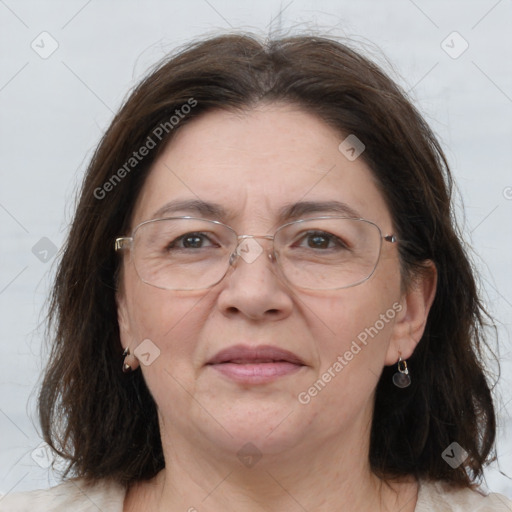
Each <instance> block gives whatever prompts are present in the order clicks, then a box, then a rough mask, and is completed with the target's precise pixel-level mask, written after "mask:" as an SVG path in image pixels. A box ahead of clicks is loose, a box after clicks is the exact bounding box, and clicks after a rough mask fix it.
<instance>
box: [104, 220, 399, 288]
mask: <svg viewBox="0 0 512 512" xmlns="http://www.w3.org/2000/svg"><path fill="white" fill-rule="evenodd" d="M181 219H191V220H199V221H203V222H210V223H212V224H217V225H219V226H223V227H226V228H228V229H229V230H230V231H232V232H233V233H234V234H235V236H236V238H237V244H236V246H235V248H234V250H233V252H232V253H231V255H230V257H229V262H228V266H227V268H226V272H224V274H223V275H222V277H221V278H220V279H219V280H218V281H216V282H215V283H213V284H211V285H210V286H207V287H205V288H194V289H187V290H186V291H198V290H208V289H209V288H213V287H214V286H215V285H217V284H219V283H220V282H221V281H222V280H223V279H224V278H225V277H226V275H227V273H228V271H229V269H230V268H231V267H232V266H233V264H234V262H235V261H236V260H237V259H238V258H239V257H240V254H239V253H238V248H239V247H240V244H241V242H242V241H243V240H247V239H250V238H264V239H266V240H272V252H269V253H268V257H269V259H270V260H271V261H275V262H276V264H277V266H278V268H279V269H280V271H281V272H280V273H281V274H282V277H283V278H284V279H285V280H286V281H287V282H288V283H289V284H290V285H291V286H293V287H296V288H301V289H305V290H324V289H323V288H307V287H302V286H297V285H295V284H293V283H291V282H290V280H289V279H288V278H287V277H286V275H285V274H284V271H283V269H282V268H281V264H280V263H279V258H278V257H277V255H276V252H275V246H274V238H275V236H276V234H277V233H278V232H279V231H280V230H281V229H283V228H285V227H287V226H290V225H291V224H298V223H300V222H308V221H312V220H325V219H347V220H356V221H362V222H366V223H368V224H371V225H373V226H375V227H376V228H377V231H378V232H379V235H380V236H379V240H380V246H379V255H378V257H377V261H376V262H375V266H374V267H373V270H372V271H371V273H370V274H369V275H368V276H367V277H366V278H365V279H363V280H361V281H358V282H356V283H354V284H350V285H348V286H341V287H339V288H326V289H325V291H327V290H345V289H346V288H352V287H354V286H358V285H360V284H362V283H364V282H366V281H368V279H370V277H372V275H373V274H374V273H375V270H376V269H377V265H378V264H379V261H380V256H381V253H382V240H384V241H385V242H389V243H391V244H395V243H397V242H398V239H397V237H396V235H395V234H389V235H384V234H382V230H381V229H380V227H379V226H378V225H377V224H376V223H375V222H372V221H371V220H368V219H364V218H362V217H348V216H342V215H341V216H339V215H326V216H320V217H312V218H306V219H299V220H293V221H290V222H287V223H285V224H283V225H282V226H279V227H278V228H277V229H276V230H275V232H274V234H273V235H239V234H238V233H237V232H236V231H235V230H234V229H233V228H232V227H231V226H228V225H227V224H224V223H223V222H220V221H218V220H212V219H203V218H201V217H192V216H189V215H183V216H179V217H161V218H157V219H149V220H145V221H142V222H141V223H140V224H137V226H135V228H133V230H132V234H131V236H120V237H117V238H116V239H115V242H114V250H115V251H116V252H119V251H123V250H126V249H130V250H131V248H132V245H133V242H134V239H135V234H136V232H137V230H138V229H139V228H140V227H142V226H144V225H145V224H149V223H153V222H159V221H164V220H181ZM128 244H129V245H128ZM137 276H138V277H139V279H140V280H141V281H142V282H143V283H145V284H148V285H149V286H154V287H155V288H159V289H160V290H168V291H184V289H181V288H164V287H162V286H157V285H155V284H152V283H148V282H147V281H144V279H142V277H140V274H139V272H138V271H137Z"/></svg>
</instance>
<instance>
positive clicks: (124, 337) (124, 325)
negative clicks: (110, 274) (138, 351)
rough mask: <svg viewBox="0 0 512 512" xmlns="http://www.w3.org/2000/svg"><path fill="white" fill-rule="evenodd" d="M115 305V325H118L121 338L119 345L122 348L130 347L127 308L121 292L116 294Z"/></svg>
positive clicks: (130, 337)
mask: <svg viewBox="0 0 512 512" xmlns="http://www.w3.org/2000/svg"><path fill="white" fill-rule="evenodd" d="M116 304H117V323H118V324H119V335H120V337H121V345H122V346H123V348H127V347H129V346H130V341H131V339H132V336H131V328H130V320H129V315H128V306H127V304H126V296H125V295H124V293H122V292H117V294H116Z"/></svg>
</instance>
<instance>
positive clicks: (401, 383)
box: [393, 355, 411, 388]
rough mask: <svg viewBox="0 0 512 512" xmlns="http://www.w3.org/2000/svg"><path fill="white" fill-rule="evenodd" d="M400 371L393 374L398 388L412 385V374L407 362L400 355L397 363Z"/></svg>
mask: <svg viewBox="0 0 512 512" xmlns="http://www.w3.org/2000/svg"><path fill="white" fill-rule="evenodd" d="M397 367H398V371H397V372H396V373H395V374H394V375H393V384H394V385H395V386H396V387H397V388H406V387H408V386H410V385H411V376H410V375H409V370H408V369H407V363H406V362H405V361H403V360H402V357H401V356H400V355H399V356H398V363H397Z"/></svg>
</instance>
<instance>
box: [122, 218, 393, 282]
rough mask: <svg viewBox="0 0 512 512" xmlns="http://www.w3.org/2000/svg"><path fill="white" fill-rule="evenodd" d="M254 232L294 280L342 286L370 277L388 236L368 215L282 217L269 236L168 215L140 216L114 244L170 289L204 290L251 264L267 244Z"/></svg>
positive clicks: (141, 272) (147, 276) (147, 277)
mask: <svg viewBox="0 0 512 512" xmlns="http://www.w3.org/2000/svg"><path fill="white" fill-rule="evenodd" d="M256 239H266V240H272V241H273V248H272V251H271V252H269V253H268V252H267V254H268V256H269V258H270V260H271V261H272V262H275V263H276V264H277V267H278V271H279V273H280V275H281V276H282V277H284V278H285V279H286V280H287V281H288V282H289V283H290V284H291V285H293V286H295V287H298V288H304V289H312V290H337V289H342V288H349V287H351V286H356V285H358V284H361V283H362V282H364V281H366V280H367V279H368V278H369V277H370V276H371V275H372V274H373V273H374V271H375V268H376V267H377V263H378V261H379V257H380V252H381V247H382V240H384V241H386V242H389V243H395V242H396V241H397V240H396V237H395V235H382V232H381V230H380V228H379V227H378V226H377V225H376V224H374V223H373V222H370V221H368V220H365V219H355V218H349V217H331V216H325V217H316V218H311V219H302V220H297V221H293V222H289V223H287V224H284V225H283V226H281V227H280V228H278V229H277V231H276V232H275V234H274V236H271V235H262V236H256V235H237V233H236V232H235V231H234V230H233V229H232V228H230V227H229V226H227V225H226V224H223V223H221V222H218V221H214V220H206V219H200V218H195V217H170V218H165V219H154V220H148V221H145V222H142V223H141V224H139V225H138V226H137V227H136V228H135V229H134V230H133V234H132V236H131V237H119V238H117V239H116V241H115V250H116V251H121V250H124V249H130V251H131V257H132V260H133V263H134V266H135V270H136V272H137V274H138V276H139V277H140V279H141V280H142V281H143V282H144V283H147V284H149V285H152V286H155V287H157V288H162V289H164V290H201V289H206V288H210V287H212V286H214V285H216V284H217V283H219V282H220V281H221V280H222V279H223V278H224V276H225V275H226V274H227V272H228V270H229V269H230V267H232V266H234V265H235V263H236V262H237V261H238V259H239V258H242V259H243V260H244V261H245V262H246V263H248V264H251V263H253V262H254V261H255V260H256V259H257V258H258V257H259V256H260V255H261V254H262V253H263V252H265V251H264V249H263V247H262V246H261V245H260V244H259V243H258V241H257V240H256Z"/></svg>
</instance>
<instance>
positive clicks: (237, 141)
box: [133, 104, 391, 230]
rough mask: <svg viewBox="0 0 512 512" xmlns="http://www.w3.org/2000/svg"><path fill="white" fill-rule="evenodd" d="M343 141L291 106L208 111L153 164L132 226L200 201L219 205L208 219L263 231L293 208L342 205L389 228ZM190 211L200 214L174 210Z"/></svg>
mask: <svg viewBox="0 0 512 512" xmlns="http://www.w3.org/2000/svg"><path fill="white" fill-rule="evenodd" d="M345 138H346V135H342V134H340V133H338V132H337V131H336V130H334V129H333V128H331V127H330V126H329V125H327V124H326V123H325V122H323V121H322V120H320V119H319V118H318V117H316V116H314V115H311V114H309V113H307V112H305V111H304V110H301V109H300V108H298V107H296V106H292V105H285V104H268V105H260V106H258V107H256V108H254V109H250V110H247V111H244V112H228V111H212V112H208V113H206V114H203V115H201V116H200V117H198V118H197V119H194V120H193V121H191V122H190V123H189V124H187V125H185V126H184V127H182V128H180V130H179V131H178V132H177V133H176V135H175V137H174V138H173V139H172V140H171V142H170V143H169V144H168V146H167V147H166V148H165V150H164V151H163V152H162V154H161V155H160V156H159V158H158V159H157V160H156V161H155V163H154V164H153V167H152V169H151V170H150V172H149V175H148V178H147V180H146V183H145V184H144V187H143V189H142V191H141V193H140V195H139V198H138V201H137V205H136V209H135V215H134V223H133V224H134V225H136V224H138V223H139V222H142V221H143V220H147V219H150V218H156V217H161V216H162V213H163V212H165V213H166V214H167V213H169V212H170V211H171V210H170V209H167V210H166V208H165V206H166V205H168V203H169V202H174V203H177V202H188V203H191V202H195V203H196V205H197V204H199V203H208V204H209V203H212V204H213V203H215V206H220V207H221V208H220V209H215V208H214V209H211V211H210V213H208V208H207V207H206V208H203V210H202V213H203V215H201V216H203V217H215V218H216V219H217V220H221V221H223V222H226V223H230V224H231V225H233V227H237V226H236V224H237V223H243V224H244V226H252V227H254V228H255V229H256V228H257V227H259V228H260V230H261V228H262V227H263V228H265V226H262V223H265V222H266V223H267V224H269V225H270V224H273V223H275V222H276V220H278V219H279V220H281V221H285V220H286V219H283V218H280V217H282V216H283V214H284V212H288V214H289V213H290V212H292V211H293V208H291V206H292V205H294V204H295V203H304V202H308V203H315V202H326V201H330V202H333V201H337V202H339V203H343V204H344V205H346V206H347V207H348V208H347V214H348V213H350V214H351V216H361V217H364V218H367V219H368V220H372V221H374V222H377V223H379V224H380V225H381V226H382V227H386V225H388V226H391V219H390V216H389V211H388V209H387V207H386V204H385V201H384V198H383V196H382V194H381V193H380V191H379V189H378V187H377V185H376V182H375V179H374V177H373V174H372V172H371V170H370V169H369V167H368V166H367V165H366V164H365V162H364V161H363V160H362V158H357V159H355V160H354V161H351V160H349V159H348V158H347V157H346V156H345V154H344V153H342V152H341V151H340V150H339V145H340V143H341V142H342V141H343V140H344V139H345ZM287 207H288V208H287ZM295 211H301V210H300V209H299V210H295ZM190 213H197V212H192V209H188V210H187V209H186V208H183V209H173V210H172V215H189V214H190ZM328 213H329V212H328ZM331 213H332V212H331ZM339 214H342V213H339ZM169 216H170V215H169ZM219 217H222V218H219ZM274 227H275V226H274Z"/></svg>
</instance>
